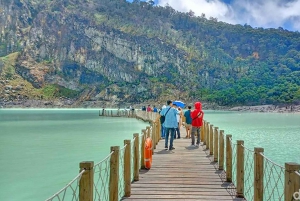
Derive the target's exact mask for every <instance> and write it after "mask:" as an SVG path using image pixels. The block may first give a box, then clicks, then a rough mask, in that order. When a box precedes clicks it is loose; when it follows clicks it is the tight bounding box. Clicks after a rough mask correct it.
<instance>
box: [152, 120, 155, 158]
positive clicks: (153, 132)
mask: <svg viewBox="0 0 300 201" xmlns="http://www.w3.org/2000/svg"><path fill="white" fill-rule="evenodd" d="M155 131H156V123H155V122H152V154H153V153H154V149H156V132H155Z"/></svg>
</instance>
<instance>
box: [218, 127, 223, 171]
mask: <svg viewBox="0 0 300 201" xmlns="http://www.w3.org/2000/svg"><path fill="white" fill-rule="evenodd" d="M219 144H220V148H219V170H224V130H220V138H219Z"/></svg>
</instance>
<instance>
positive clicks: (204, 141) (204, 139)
mask: <svg viewBox="0 0 300 201" xmlns="http://www.w3.org/2000/svg"><path fill="white" fill-rule="evenodd" d="M202 129H203V145H206V136H207V133H206V121H204V122H203V126H202Z"/></svg>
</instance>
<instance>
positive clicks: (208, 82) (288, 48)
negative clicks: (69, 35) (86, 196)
mask: <svg viewBox="0 0 300 201" xmlns="http://www.w3.org/2000/svg"><path fill="white" fill-rule="evenodd" d="M15 1H16V0H15ZM82 7H85V8H89V10H87V9H82ZM32 9H33V11H34V12H32V13H35V14H36V15H38V14H37V13H39V12H43V11H45V10H47V11H48V12H51V13H52V17H53V16H56V17H61V15H60V13H66V12H68V13H69V14H70V15H72V16H73V17H74V18H76V19H80V20H81V19H89V20H86V21H83V22H82V23H85V24H88V26H90V27H95V28H97V29H103V30H106V31H107V32H108V33H109V32H110V31H111V32H114V33H118V34H119V35H122V36H123V37H124V38H126V37H127V38H130V39H128V40H131V41H134V40H144V39H145V41H146V42H145V43H144V45H143V46H141V47H140V49H141V51H143V52H147V53H148V54H150V55H152V57H151V58H147V59H145V60H144V61H143V63H144V64H147V65H151V64H153V63H155V62H156V60H155V59H156V58H157V55H158V54H159V51H161V49H160V48H161V47H162V45H153V44H158V43H159V44H163V45H165V47H168V48H169V49H167V50H164V51H169V53H170V54H173V53H172V51H174V50H176V52H180V54H181V55H184V58H183V59H184V60H185V63H186V64H187V65H184V66H182V68H184V69H183V72H179V70H178V68H175V67H174V66H173V65H171V64H170V65H169V64H168V65H169V66H168V65H166V66H164V68H163V69H161V70H158V71H157V72H156V73H154V74H144V75H143V76H146V77H147V79H149V81H151V83H152V85H151V86H153V84H154V85H155V84H157V85H166V84H170V83H171V84H173V85H174V86H175V87H176V88H177V89H179V90H180V91H185V92H188V96H189V97H188V98H190V99H196V98H199V97H200V99H201V100H203V101H207V102H214V103H217V104H219V105H227V106H234V105H258V104H299V103H300V33H299V32H291V31H288V30H284V29H283V28H281V27H279V28H277V29H274V28H271V29H263V28H260V27H251V26H249V25H247V24H245V25H231V24H228V23H224V22H220V21H218V19H216V18H209V19H207V18H206V16H205V15H204V14H203V15H202V16H195V15H194V13H193V11H192V10H191V11H189V12H188V13H182V12H178V11H176V10H174V9H173V8H172V7H170V6H168V5H166V6H164V7H161V6H156V5H154V2H153V1H149V2H143V1H139V0H134V1H133V3H129V2H126V1H125V0H98V1H92V0H85V1H84V0H63V1H62V0H60V1H59V0H57V1H54V0H53V1H50V0H48V1H46V2H45V3H43V4H42V3H40V4H38V5H37V4H36V5H35V8H32ZM88 11H90V12H88ZM33 18H34V16H32V19H29V20H34V19H33ZM53 20H55V19H53ZM0 45H1V46H0V53H1V55H2V56H4V55H5V54H8V53H9V52H13V51H16V50H13V47H11V49H8V48H7V44H6V43H3V42H1V44H0ZM14 48H15V49H18V51H22V47H19V46H16V47H14ZM174 54H175V53H174ZM174 59H175V58H174ZM48 60H49V61H50V62H51V61H52V60H51V58H49V59H48ZM128 62H130V61H128ZM124 65H125V64H124ZM183 74H184V76H182V75H183ZM105 79H106V78H105ZM140 79H141V78H140ZM107 80H109V79H106V81H107ZM111 83H112V82H109V81H107V82H106V83H105V86H104V88H105V87H107V86H109V84H111ZM114 83H115V84H117V85H120V86H123V85H128V86H129V87H131V86H132V84H134V83H133V82H124V81H117V82H114ZM102 86H103V84H102ZM102 88H103V87H102ZM154 93H155V92H153V93H151V94H150V95H151V96H153V95H155V94H154ZM150 95H149V96H148V98H149V99H150V98H153V97H150ZM158 95H161V94H156V96H158Z"/></svg>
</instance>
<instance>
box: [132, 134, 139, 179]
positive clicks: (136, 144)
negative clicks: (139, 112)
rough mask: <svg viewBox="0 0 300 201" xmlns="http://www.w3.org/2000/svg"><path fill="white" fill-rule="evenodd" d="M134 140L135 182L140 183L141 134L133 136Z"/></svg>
mask: <svg viewBox="0 0 300 201" xmlns="http://www.w3.org/2000/svg"><path fill="white" fill-rule="evenodd" d="M133 138H135V140H134V169H133V171H134V172H133V180H134V181H138V180H139V179H140V178H139V169H140V166H139V156H140V153H139V134H138V133H135V134H133Z"/></svg>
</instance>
